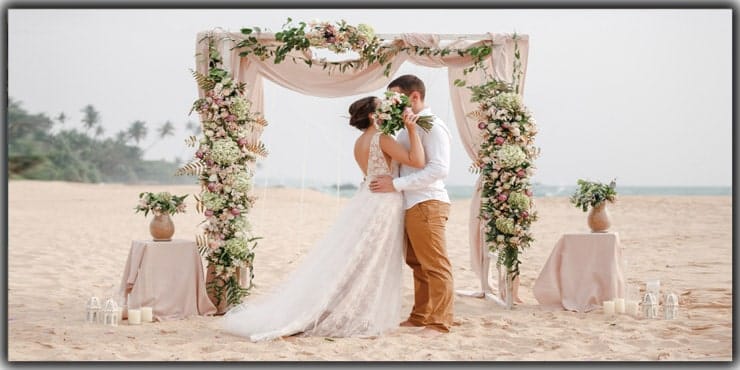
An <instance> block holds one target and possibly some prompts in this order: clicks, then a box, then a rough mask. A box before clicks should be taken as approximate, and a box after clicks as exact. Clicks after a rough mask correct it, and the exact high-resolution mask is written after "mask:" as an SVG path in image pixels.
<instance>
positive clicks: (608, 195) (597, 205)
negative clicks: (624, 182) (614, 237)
mask: <svg viewBox="0 0 740 370" xmlns="http://www.w3.org/2000/svg"><path fill="white" fill-rule="evenodd" d="M616 187H617V182H616V180H612V181H611V182H610V183H609V184H602V183H599V182H592V181H586V180H582V179H578V189H576V191H575V193H573V195H572V196H571V197H570V202H571V203H573V205H575V206H576V207H578V208H580V209H582V210H583V212H587V211H588V209H589V207H590V208H591V212H589V214H588V226H589V228H591V232H594V233H600V232H606V231H607V230H609V227H610V226H611V218H610V216H609V212H608V211H607V209H606V202H614V201H615V200H616V199H617V191H616Z"/></svg>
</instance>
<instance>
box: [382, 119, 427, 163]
mask: <svg viewBox="0 0 740 370" xmlns="http://www.w3.org/2000/svg"><path fill="white" fill-rule="evenodd" d="M418 119H419V116H417V115H415V114H413V113H410V112H408V111H407V112H404V115H403V122H404V124H405V125H406V130H407V131H408V134H409V142H410V144H411V145H410V146H411V149H409V150H406V148H404V146H403V145H401V144H399V143H398V142H397V141H396V140H395V139H393V138H392V137H390V136H388V135H380V149H382V150H383V152H384V153H386V154H388V155H389V156H390V157H391V158H393V159H394V160H395V161H396V162H400V163H402V164H405V165H407V166H411V167H415V168H424V165H425V164H426V158H425V156H424V147H423V146H422V145H421V138H420V137H419V133H418V132H416V128H417V126H416V120H418Z"/></svg>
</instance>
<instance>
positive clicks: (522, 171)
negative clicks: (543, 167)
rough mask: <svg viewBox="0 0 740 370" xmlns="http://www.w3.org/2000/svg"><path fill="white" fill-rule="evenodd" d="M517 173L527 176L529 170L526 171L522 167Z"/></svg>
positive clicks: (520, 175)
mask: <svg viewBox="0 0 740 370" xmlns="http://www.w3.org/2000/svg"><path fill="white" fill-rule="evenodd" d="M516 175H517V176H519V177H524V176H527V171H525V170H524V169H523V168H520V169H519V171H516Z"/></svg>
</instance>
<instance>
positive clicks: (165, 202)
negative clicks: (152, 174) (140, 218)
mask: <svg viewBox="0 0 740 370" xmlns="http://www.w3.org/2000/svg"><path fill="white" fill-rule="evenodd" d="M187 197H188V196H187V194H186V195H183V196H177V195H172V194H170V193H169V192H166V191H165V192H161V193H156V194H155V193H150V192H145V193H141V194H139V204H138V205H137V206H136V208H134V209H135V210H136V213H139V212H144V216H145V217H146V216H147V215H148V214H149V211H151V212H153V213H154V214H155V215H160V214H163V213H168V214H171V215H174V214H175V213H185V203H184V202H183V200H185V198H187Z"/></svg>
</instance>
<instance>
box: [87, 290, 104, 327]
mask: <svg viewBox="0 0 740 370" xmlns="http://www.w3.org/2000/svg"><path fill="white" fill-rule="evenodd" d="M85 310H86V312H87V315H86V316H85V321H87V322H88V323H91V324H96V323H98V322H99V321H100V301H99V300H98V297H95V296H92V297H90V299H89V300H88V301H87V305H85Z"/></svg>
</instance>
